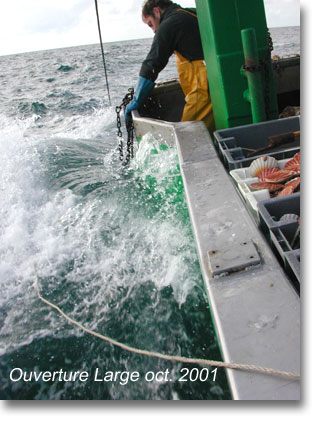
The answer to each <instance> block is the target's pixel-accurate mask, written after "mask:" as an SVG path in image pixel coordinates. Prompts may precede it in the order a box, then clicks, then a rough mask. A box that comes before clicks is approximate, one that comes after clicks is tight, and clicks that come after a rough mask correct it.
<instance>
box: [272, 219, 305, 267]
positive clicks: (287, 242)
mask: <svg viewBox="0 0 328 429" xmlns="http://www.w3.org/2000/svg"><path fill="white" fill-rule="evenodd" d="M298 227H299V225H298V223H297V222H293V223H289V224H286V225H281V226H280V227H279V228H272V229H271V230H270V236H271V242H272V245H273V246H274V247H275V248H276V250H277V252H278V254H279V255H280V256H281V259H282V261H283V262H284V263H285V262H286V253H287V252H291V251H292V250H298V249H299V248H300V242H299V239H300V235H298V236H297V240H295V241H294V237H295V235H296V234H297V231H298Z"/></svg>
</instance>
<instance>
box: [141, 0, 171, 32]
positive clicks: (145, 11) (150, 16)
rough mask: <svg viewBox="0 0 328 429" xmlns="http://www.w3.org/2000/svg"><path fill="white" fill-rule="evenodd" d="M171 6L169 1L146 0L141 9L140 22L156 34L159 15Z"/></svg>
mask: <svg viewBox="0 0 328 429" xmlns="http://www.w3.org/2000/svg"><path fill="white" fill-rule="evenodd" d="M171 4H173V2H172V1H170V0H146V1H145V3H144V4H143V7H142V20H143V22H144V23H145V24H147V25H148V26H149V27H150V28H151V29H152V30H153V32H154V33H156V31H157V29H158V27H159V24H160V20H161V15H162V13H163V12H164V10H165V9H166V8H167V7H168V6H170V5H171Z"/></svg>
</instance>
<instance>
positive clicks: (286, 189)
mask: <svg viewBox="0 0 328 429" xmlns="http://www.w3.org/2000/svg"><path fill="white" fill-rule="evenodd" d="M293 192H294V188H293V187H292V186H285V187H284V189H282V190H281V191H280V192H279V193H278V194H277V197H285V196H286V195H291V194H292V193H293Z"/></svg>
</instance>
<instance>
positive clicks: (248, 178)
mask: <svg viewBox="0 0 328 429" xmlns="http://www.w3.org/2000/svg"><path fill="white" fill-rule="evenodd" d="M290 159H291V158H288V159H282V160H280V161H278V167H279V168H280V169H281V170H282V169H283V168H284V167H285V164H286V162H287V161H289V160H290ZM230 175H231V177H232V178H233V179H234V181H235V183H236V184H237V186H238V190H239V192H240V194H241V195H242V197H243V198H244V200H245V202H246V204H247V206H248V208H249V209H250V211H251V213H252V215H253V216H254V217H255V219H256V220H257V221H259V214H258V203H259V202H260V201H266V200H270V199H271V197H270V192H269V191H268V190H267V189H253V188H252V187H251V186H250V185H251V184H252V183H255V182H258V181H259V179H258V178H257V177H254V176H252V175H251V173H250V171H249V167H246V168H237V169H236V170H231V171H230Z"/></svg>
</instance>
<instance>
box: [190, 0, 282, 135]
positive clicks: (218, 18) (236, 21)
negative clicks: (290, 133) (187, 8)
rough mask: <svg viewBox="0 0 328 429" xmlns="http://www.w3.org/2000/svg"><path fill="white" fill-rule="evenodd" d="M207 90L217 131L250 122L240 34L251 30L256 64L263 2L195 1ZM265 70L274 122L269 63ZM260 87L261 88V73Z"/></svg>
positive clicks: (262, 38) (261, 52)
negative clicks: (254, 43) (207, 80)
mask: <svg viewBox="0 0 328 429" xmlns="http://www.w3.org/2000/svg"><path fill="white" fill-rule="evenodd" d="M196 7H197V15H198V20H199V26H200V32H201V38H202V43H203V49H204V56H205V61H206V67H207V72H208V79H209V87H210V93H211V98H212V103H213V111H214V117H215V125H216V128H217V129H223V128H230V127H234V126H238V125H245V124H249V123H252V122H253V119H252V111H251V105H250V102H249V100H247V99H246V98H245V97H244V95H245V91H247V90H248V82H247V78H246V76H245V73H244V72H243V71H242V66H243V65H244V64H245V57H244V52H243V46H242V40H241V31H242V30H244V29H246V28H254V30H255V33H256V40H257V46H258V57H259V60H260V61H261V60H262V61H263V60H264V59H265V57H266V55H267V49H268V48H267V23H266V16H265V10H264V3H263V0H196ZM268 68H269V90H270V114H269V119H277V117H278V107H277V99H276V92H275V87H274V81H273V72H272V66H271V61H269V62H268ZM260 74H261V79H262V87H263V88H264V87H265V76H264V72H263V71H261V72H260Z"/></svg>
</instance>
